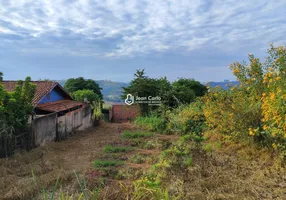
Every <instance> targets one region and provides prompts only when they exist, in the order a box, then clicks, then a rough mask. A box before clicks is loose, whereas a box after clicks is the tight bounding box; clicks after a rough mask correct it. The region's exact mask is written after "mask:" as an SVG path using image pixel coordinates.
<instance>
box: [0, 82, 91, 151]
mask: <svg viewBox="0 0 286 200" xmlns="http://www.w3.org/2000/svg"><path fill="white" fill-rule="evenodd" d="M17 83H18V82H17V81H3V82H2V84H3V85H4V88H5V89H6V90H7V91H8V92H12V91H14V90H15V89H16V87H17ZM32 83H33V84H35V85H36V92H35V95H34V98H33V100H32V104H33V106H34V114H33V116H32V121H31V126H32V130H33V131H32V137H33V144H34V145H36V146H38V145H43V144H45V143H46V142H48V141H55V140H61V139H64V138H66V137H68V136H69V135H70V134H71V133H73V132H76V131H78V130H85V129H87V128H90V127H92V125H93V121H92V109H91V107H90V106H89V105H88V104H85V103H82V102H77V101H74V100H73V98H72V97H71V95H70V94H69V93H68V92H66V91H65V89H64V88H63V87H62V86H61V85H60V84H59V83H57V82H53V81H32Z"/></svg>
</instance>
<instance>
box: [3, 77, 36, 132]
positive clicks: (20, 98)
mask: <svg viewBox="0 0 286 200" xmlns="http://www.w3.org/2000/svg"><path fill="white" fill-rule="evenodd" d="M35 90H36V86H35V85H34V84H32V83H31V78H30V77H27V78H26V80H25V81H19V82H18V85H17V87H16V89H15V90H14V91H13V92H7V91H6V90H5V89H4V87H3V86H2V84H0V111H1V112H0V121H1V122H2V123H1V127H0V129H1V135H3V134H6V135H7V134H8V132H7V129H10V130H12V129H13V133H14V134H18V133H21V132H22V131H25V130H26V128H28V121H29V117H30V116H31V115H32V112H33V105H32V99H33V97H34V94H35ZM9 134H11V132H9Z"/></svg>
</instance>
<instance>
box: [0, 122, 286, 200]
mask: <svg viewBox="0 0 286 200" xmlns="http://www.w3.org/2000/svg"><path fill="white" fill-rule="evenodd" d="M125 130H136V128H135V127H133V125H132V124H129V123H126V124H110V123H108V124H106V123H102V124H101V125H100V126H98V127H96V128H94V129H91V130H88V131H85V132H81V133H76V134H75V135H74V136H73V137H71V138H69V139H67V140H64V141H61V142H53V143H50V144H48V145H46V146H44V147H39V148H36V149H33V150H32V151H30V152H26V153H23V154H20V153H17V154H16V155H14V156H12V157H11V158H9V159H0V199H1V200H4V199H5V200H8V199H9V200H10V199H24V200H26V199H42V190H43V188H47V190H51V188H53V187H54V185H55V183H56V181H57V179H59V180H60V184H59V185H60V186H58V188H57V190H56V191H59V190H62V191H64V192H65V193H68V194H69V195H70V194H72V195H74V196H73V197H74V199H77V198H76V195H77V194H79V192H80V188H79V184H78V182H77V179H76V177H75V174H74V171H76V172H77V173H78V175H79V177H80V178H82V177H84V178H85V179H87V182H88V184H89V183H92V181H93V180H96V179H97V178H98V179H100V178H102V176H101V175H102V174H99V173H101V172H99V171H98V170H97V169H95V168H94V166H93V162H94V161H95V160H96V159H114V158H116V159H117V160H122V161H124V162H125V163H126V165H125V166H124V169H121V168H120V167H119V168H118V167H117V168H116V169H115V170H117V172H118V171H120V170H125V171H124V172H123V174H124V175H125V176H126V175H127V176H128V174H129V173H130V174H132V176H133V177H132V178H131V179H129V178H126V179H123V181H125V182H124V183H125V184H129V182H130V183H132V181H133V180H134V178H135V179H136V177H137V178H139V177H140V173H142V171H146V170H148V168H149V167H150V166H151V165H152V164H154V162H156V159H157V157H158V155H159V154H160V152H161V151H162V149H164V148H168V147H167V146H168V144H169V143H170V142H174V141H176V140H177V139H178V136H174V135H160V134H156V136H154V137H152V139H150V138H146V141H149V140H150V141H152V142H154V143H155V146H156V148H154V149H152V150H150V149H148V148H141V147H140V145H138V144H136V150H135V151H133V152H127V153H121V154H114V155H113V154H110V153H104V147H105V146H106V145H107V144H111V145H113V146H116V145H118V146H132V145H135V144H132V142H131V141H130V140H129V141H128V140H122V139H120V135H121V134H122V133H123V132H124V131H125ZM213 135H214V136H215V134H213ZM142 140H143V139H141V138H140V140H139V142H140V141H141V142H142ZM146 141H145V142H146ZM162 141H163V142H162ZM214 141H215V140H214ZM218 141H219V140H218ZM208 142H212V139H211V138H210V140H209V141H207V143H205V144H203V145H207V144H208ZM160 144H164V145H166V144H167V146H164V147H162V146H160ZM135 154H141V155H148V157H151V160H150V162H149V161H148V162H144V163H141V164H138V163H130V162H129V158H130V157H131V156H132V155H135ZM192 156H193V165H192V166H191V167H190V168H188V169H187V168H186V169H181V168H178V169H177V168H171V169H170V171H169V172H168V176H167V177H166V178H167V180H166V182H165V184H164V185H166V186H167V187H168V189H169V192H171V193H174V194H176V193H178V195H183V198H182V199H195V200H197V199H199V200H200V199H202V200H205V199H224V200H229V199H233V200H240V199H265V200H267V199H277V200H280V199H281V200H282V199H283V200H284V199H286V169H285V166H284V167H283V166H281V163H279V162H276V161H277V159H275V158H276V156H277V155H274V154H273V153H271V151H269V150H267V149H264V150H263V149H257V148H254V147H252V146H244V145H240V144H236V143H233V142H231V143H229V144H222V146H221V147H219V148H218V149H214V150H212V151H209V150H208V151H205V150H204V151H203V150H202V149H201V150H199V151H194V152H192ZM153 158H154V159H153ZM128 170H131V172H129V171H128ZM133 170H135V171H136V170H138V171H139V172H140V173H138V176H137V175H136V174H137V171H136V172H134V171H133ZM89 177H90V178H91V181H90V180H89ZM107 177H108V178H106V179H108V180H107V184H106V188H105V190H104V191H105V192H106V193H105V194H104V195H105V198H103V199H116V200H117V199H125V198H124V197H122V196H121V197H119V195H122V191H121V193H120V192H119V190H118V193H116V188H115V185H116V184H117V183H118V179H117V178H114V179H113V177H112V175H111V176H107ZM96 181H97V180H96ZM113 182H117V183H116V184H113ZM96 183H97V182H96ZM90 188H96V185H91V186H90ZM107 195H112V196H107ZM284 197H285V198H284Z"/></svg>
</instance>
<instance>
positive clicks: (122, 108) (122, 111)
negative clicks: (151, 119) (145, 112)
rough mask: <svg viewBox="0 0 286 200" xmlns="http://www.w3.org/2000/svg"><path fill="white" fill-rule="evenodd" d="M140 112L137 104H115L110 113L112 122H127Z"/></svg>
mask: <svg viewBox="0 0 286 200" xmlns="http://www.w3.org/2000/svg"><path fill="white" fill-rule="evenodd" d="M139 113H140V110H139V107H138V106H137V105H131V106H129V105H113V106H112V108H111V112H110V113H109V116H110V120H111V121H112V122H118V123H120V122H127V121H130V120H133V119H135V118H136V117H137V116H138V115H139Z"/></svg>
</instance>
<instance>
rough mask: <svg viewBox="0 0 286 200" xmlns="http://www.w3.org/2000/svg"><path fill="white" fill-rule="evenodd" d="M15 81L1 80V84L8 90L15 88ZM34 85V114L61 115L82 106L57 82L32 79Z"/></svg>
mask: <svg viewBox="0 0 286 200" xmlns="http://www.w3.org/2000/svg"><path fill="white" fill-rule="evenodd" d="M17 83H18V82H17V81H3V82H2V84H3V85H4V88H5V89H6V90H7V91H8V92H12V91H14V90H15V88H16V86H17ZM32 83H33V84H35V85H36V92H35V96H34V98H33V101H32V104H33V106H34V113H35V115H46V114H50V113H58V116H62V115H64V114H66V113H68V112H70V111H73V110H76V109H79V108H82V107H83V104H82V103H81V102H76V101H74V100H73V98H72V97H71V96H70V95H69V93H67V92H66V91H65V90H64V88H63V87H62V86H61V85H60V84H59V83H57V82H53V81H32Z"/></svg>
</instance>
